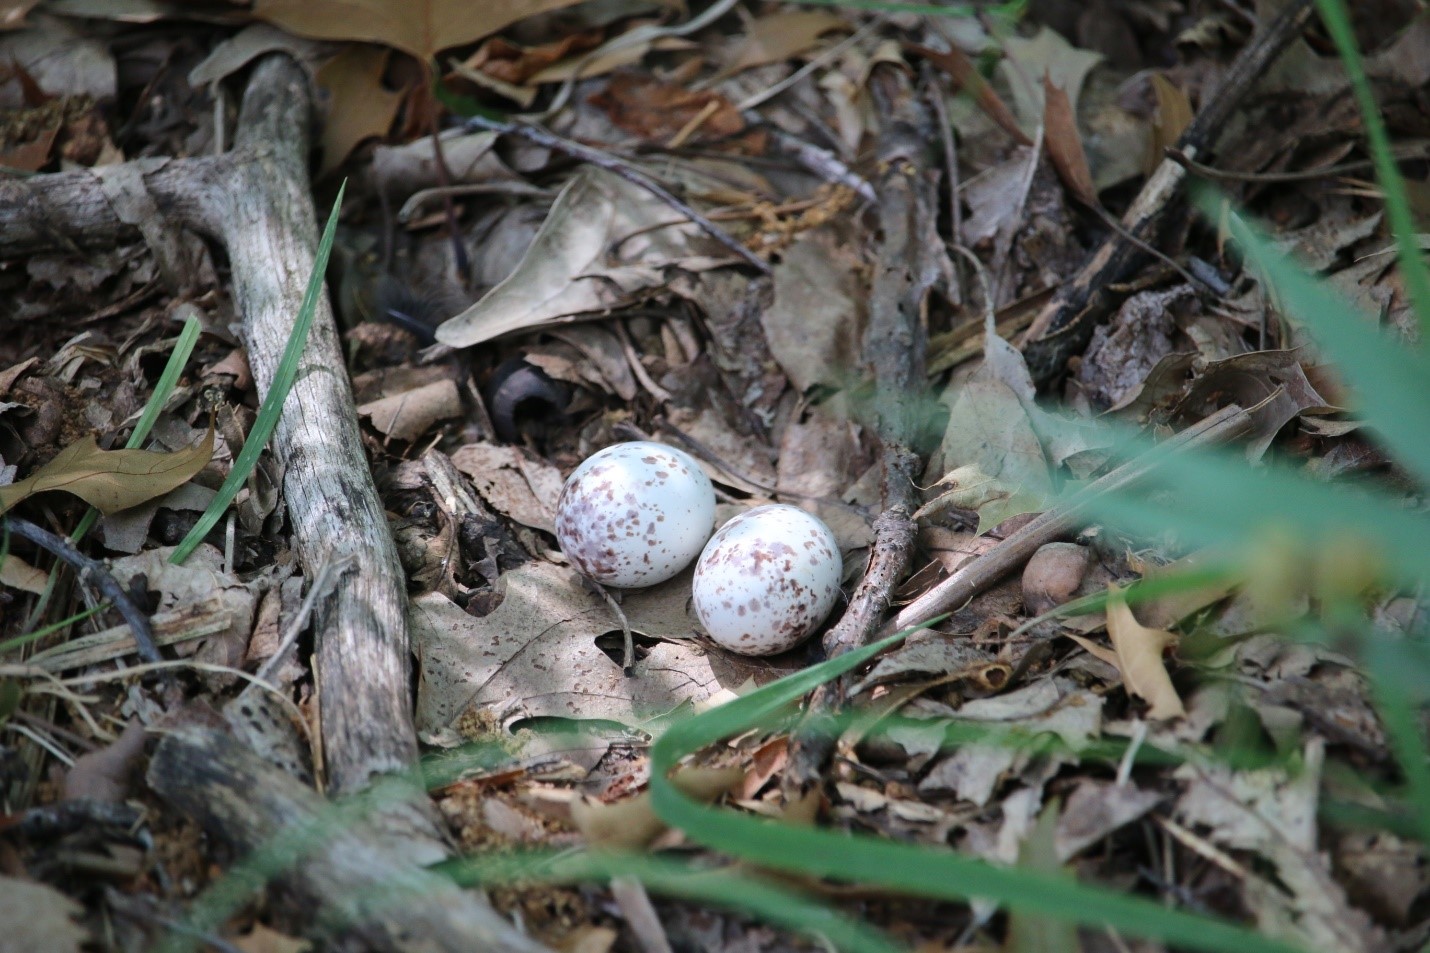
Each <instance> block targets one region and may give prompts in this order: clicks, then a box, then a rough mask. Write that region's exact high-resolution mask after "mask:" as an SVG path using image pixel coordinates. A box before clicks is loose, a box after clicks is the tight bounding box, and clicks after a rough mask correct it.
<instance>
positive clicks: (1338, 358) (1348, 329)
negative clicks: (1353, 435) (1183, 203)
mask: <svg viewBox="0 0 1430 953" xmlns="http://www.w3.org/2000/svg"><path fill="white" fill-rule="evenodd" d="M1210 194H1211V193H1208V195H1210ZM1204 198H1205V196H1204ZM1216 204H1217V203H1216V202H1215V201H1203V203H1202V207H1203V210H1204V211H1205V212H1207V213H1208V214H1210V215H1215V214H1216V213H1215V212H1214V211H1213V210H1214V209H1215V208H1216ZM1227 222H1228V228H1229V229H1230V231H1231V234H1232V238H1233V239H1234V240H1235V241H1236V243H1237V245H1238V246H1239V247H1240V248H1241V249H1242V251H1243V252H1244V253H1245V254H1246V257H1247V260H1248V261H1250V262H1251V263H1252V264H1253V265H1255V267H1256V269H1257V270H1258V271H1259V272H1260V273H1261V274H1262V276H1263V277H1264V278H1265V279H1266V280H1267V281H1268V282H1269V283H1270V284H1271V285H1272V286H1273V287H1274V288H1275V289H1276V292H1277V294H1278V295H1279V296H1280V298H1281V300H1282V301H1283V302H1284V306H1285V309H1286V312H1287V314H1289V315H1290V316H1291V317H1293V318H1295V319H1296V320H1297V321H1300V322H1302V323H1304V324H1305V325H1306V327H1307V328H1308V329H1309V330H1310V331H1311V334H1312V336H1314V337H1315V339H1316V340H1317V342H1319V343H1320V345H1321V347H1322V348H1323V349H1324V350H1325V352H1326V355H1327V356H1328V357H1330V358H1331V359H1332V360H1334V361H1335V362H1336V366H1337V367H1338V368H1340V369H1341V371H1342V372H1343V373H1344V374H1345V377H1346V380H1347V382H1348V383H1350V384H1351V385H1352V386H1353V387H1354V388H1355V391H1356V393H1357V394H1358V395H1359V396H1360V398H1361V400H1362V402H1363V403H1364V405H1365V406H1364V411H1365V416H1366V418H1367V420H1368V422H1369V423H1370V425H1371V426H1372V427H1374V428H1375V429H1376V430H1377V431H1378V432H1379V433H1380V434H1381V436H1382V437H1383V438H1384V440H1385V443H1386V448H1387V449H1388V450H1389V451H1390V453H1391V454H1392V455H1393V456H1394V457H1395V458H1396V459H1398V460H1399V461H1400V462H1401V463H1402V464H1404V466H1405V467H1406V468H1407V469H1409V470H1410V471H1411V472H1412V473H1414V474H1415V475H1416V476H1417V477H1418V478H1419V479H1420V480H1421V482H1423V483H1427V484H1430V360H1427V359H1426V358H1425V356H1424V355H1423V354H1422V353H1421V352H1419V351H1416V350H1413V349H1411V348H1409V347H1407V346H1406V345H1405V344H1404V343H1402V342H1401V341H1398V340H1396V339H1393V338H1390V337H1387V336H1386V335H1384V334H1382V333H1381V332H1380V331H1379V330H1377V328H1376V326H1375V323H1374V322H1373V321H1372V320H1371V319H1370V318H1368V317H1366V316H1364V315H1362V314H1361V313H1360V312H1359V311H1358V310H1357V309H1356V308H1354V307H1353V306H1352V305H1351V304H1350V303H1349V302H1347V301H1346V300H1345V299H1344V298H1342V297H1340V295H1338V294H1337V293H1336V292H1335V291H1334V290H1333V289H1332V288H1330V287H1329V286H1327V284H1326V283H1325V282H1323V281H1321V280H1320V279H1317V278H1315V277H1313V276H1311V275H1310V274H1308V273H1307V272H1306V270H1305V269H1303V268H1301V267H1299V266H1297V265H1295V264H1293V263H1292V262H1291V261H1290V260H1289V259H1287V258H1286V256H1284V255H1282V254H1281V253H1280V252H1278V251H1276V250H1275V249H1274V248H1273V247H1272V246H1271V243H1270V242H1269V241H1267V240H1266V238H1265V237H1264V236H1263V235H1262V234H1261V232H1260V231H1259V230H1257V229H1256V228H1254V227H1253V226H1252V225H1250V224H1248V223H1247V222H1246V221H1245V220H1243V219H1242V218H1241V217H1240V216H1238V215H1235V214H1233V215H1230V216H1229V217H1228V219H1227Z"/></svg>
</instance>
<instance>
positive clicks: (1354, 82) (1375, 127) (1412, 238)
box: [1316, 0, 1430, 338]
mask: <svg viewBox="0 0 1430 953" xmlns="http://www.w3.org/2000/svg"><path fill="white" fill-rule="evenodd" d="M1316 9H1317V10H1319V11H1320V14H1321V21H1322V22H1323V23H1325V24H1326V32H1327V33H1329V34H1330V35H1331V42H1333V43H1335V44H1336V52H1337V53H1339V54H1340V57H1341V64H1342V65H1343V66H1345V70H1346V76H1347V78H1348V79H1350V82H1351V91H1352V92H1353V93H1354V94H1355V98H1356V105H1357V106H1359V107H1360V113H1361V120H1362V121H1363V122H1364V123H1365V134H1366V138H1367V139H1368V140H1369V141H1370V157H1371V161H1372V162H1374V163H1375V177H1376V179H1377V180H1378V181H1379V182H1380V188H1381V191H1383V192H1384V193H1385V211H1386V217H1387V218H1388V219H1390V231H1391V233H1392V234H1393V235H1394V236H1395V247H1396V249H1397V250H1398V251H1399V253H1400V267H1401V270H1402V271H1403V273H1404V275H1405V288H1406V290H1407V291H1408V292H1409V294H1410V300H1411V301H1412V302H1413V303H1414V305H1415V310H1416V313H1417V314H1419V316H1420V329H1421V336H1422V338H1423V337H1424V335H1425V333H1426V332H1427V331H1430V268H1427V267H1426V264H1425V259H1424V258H1423V257H1422V256H1421V253H1420V245H1419V241H1418V240H1417V238H1418V236H1417V232H1416V228H1415V219H1414V216H1413V215H1412V214H1411V211H1410V196H1409V194H1408V193H1407V192H1406V191H1405V180H1404V179H1403V178H1402V177H1401V175H1400V167H1399V166H1398V165H1396V163H1395V155H1394V153H1393V152H1392V151H1391V148H1390V136H1389V135H1388V134H1387V133H1386V131H1385V121H1384V120H1383V119H1381V116H1380V107H1379V106H1377V105H1376V102H1375V95H1374V94H1373V93H1372V92H1371V89H1370V81H1369V80H1368V79H1367V78H1366V75H1365V65H1364V63H1363V62H1362V61H1361V56H1360V50H1359V49H1358V48H1357V47H1356V36H1355V31H1354V30H1353V29H1351V18H1350V15H1349V14H1348V13H1347V11H1346V7H1345V4H1344V3H1342V2H1341V0H1316Z"/></svg>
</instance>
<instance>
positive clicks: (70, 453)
mask: <svg viewBox="0 0 1430 953" xmlns="http://www.w3.org/2000/svg"><path fill="white" fill-rule="evenodd" d="M213 450H214V431H213V425H212V424H210V425H209V429H208V432H207V433H206V434H204V439H203V440H201V441H199V443H198V444H197V445H196V446H193V447H189V448H187V449H185V450H175V451H174V452H173V453H161V452H157V451H153V450H101V449H99V446H98V444H96V443H95V440H94V435H93V434H90V435H89V436H86V437H82V438H81V439H79V440H77V441H75V442H74V443H72V444H70V445H69V446H68V447H65V448H64V449H63V450H61V451H60V452H59V453H58V454H56V456H55V458H54V459H53V460H51V461H50V462H49V463H47V464H45V465H44V466H42V467H40V468H39V469H38V470H36V471H35V472H34V473H32V474H30V475H29V476H28V477H26V478H25V479H23V480H20V481H19V482H18V483H12V484H10V485H9V486H0V512H4V511H6V510H9V509H10V508H12V507H13V506H15V504H17V503H19V502H20V501H21V500H24V499H27V498H28V497H31V496H33V495H34V494H36V493H46V492H49V491H51V490H63V491H64V492H66V493H73V494H74V495H75V496H77V497H79V498H80V499H82V500H84V501H85V502H86V503H88V504H90V505H91V506H93V507H95V508H96V509H98V510H99V511H100V512H101V513H104V514H106V515H108V514H110V513H115V512H118V511H119V510H124V509H128V508H129V507H131V506H138V505H139V504H140V503H143V502H145V501H146V500H152V499H154V498H155V497H156V496H163V495H164V494H165V493H168V492H169V491H170V490H172V489H174V488H175V487H177V486H180V485H182V484H184V483H187V482H188V481H189V480H190V479H191V478H192V477H193V476H194V474H196V473H198V472H199V471H200V470H202V469H203V468H204V467H205V466H206V465H207V464H208V462H209V458H211V457H212V456H213Z"/></svg>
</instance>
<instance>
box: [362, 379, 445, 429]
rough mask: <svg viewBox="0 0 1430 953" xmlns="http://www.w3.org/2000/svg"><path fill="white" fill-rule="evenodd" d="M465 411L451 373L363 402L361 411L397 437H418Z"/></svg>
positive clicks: (375, 424)
mask: <svg viewBox="0 0 1430 953" xmlns="http://www.w3.org/2000/svg"><path fill="white" fill-rule="evenodd" d="M461 412H462V398H461V396H460V395H459V394H458V393H457V385H456V383H455V382H453V381H452V379H451V378H450V377H444V378H442V379H441V380H437V381H433V382H432V383H430V384H425V385H423V386H421V387H417V388H414V389H413V390H410V391H407V392H405V393H400V394H393V395H392V396H390V397H383V398H381V399H379V400H375V401H372V402H370V403H366V404H363V405H362V406H360V407H359V408H358V413H359V414H362V415H363V416H364V417H368V418H371V420H372V425H373V426H374V427H375V428H377V429H378V430H379V431H380V432H382V433H384V434H386V435H387V436H389V437H391V438H393V439H394V440H408V441H411V440H416V439H417V438H418V437H421V436H422V435H423V434H425V433H426V432H427V431H428V430H429V429H430V428H431V427H432V425H433V424H435V423H436V422H437V421H439V420H446V419H448V418H451V417H456V416H458V415H459V414H461Z"/></svg>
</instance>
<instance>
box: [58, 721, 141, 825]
mask: <svg viewBox="0 0 1430 953" xmlns="http://www.w3.org/2000/svg"><path fill="white" fill-rule="evenodd" d="M143 751H144V725H143V723H142V722H140V721H139V720H138V719H135V720H133V721H131V722H129V724H127V725H125V726H124V731H123V732H122V733H121V734H120V735H119V737H118V738H117V739H116V740H115V741H114V742H113V743H112V744H110V745H108V746H107V747H104V748H100V749H99V750H98V751H91V752H89V753H88V754H83V755H80V756H79V757H78V758H76V759H75V763H74V767H72V768H70V769H69V772H68V773H66V774H65V782H64V799H65V800H66V801H79V800H83V801H104V802H106V803H111V804H116V803H118V802H120V801H123V800H124V798H125V796H126V795H127V794H128V793H129V782H130V776H131V775H132V774H133V773H134V763H135V761H136V760H137V759H138V757H139V755H140V754H141V753H142V752H143Z"/></svg>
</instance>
